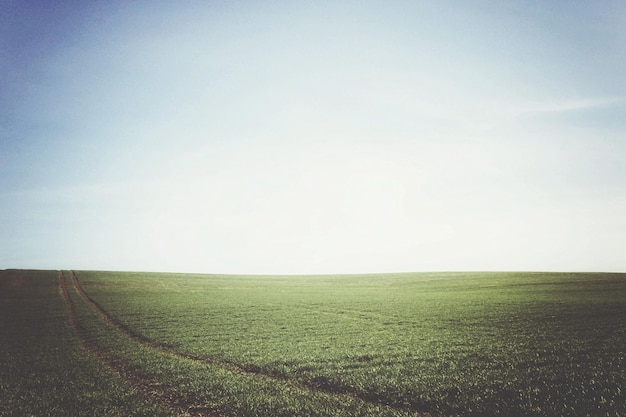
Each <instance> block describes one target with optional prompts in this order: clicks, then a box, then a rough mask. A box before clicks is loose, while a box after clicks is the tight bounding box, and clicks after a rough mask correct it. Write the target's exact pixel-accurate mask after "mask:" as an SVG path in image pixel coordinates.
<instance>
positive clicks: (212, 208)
mask: <svg viewBox="0 0 626 417" xmlns="http://www.w3.org/2000/svg"><path fill="white" fill-rule="evenodd" d="M57 3H58V4H56V5H53V4H52V2H44V1H40V2H37V1H14V0H9V1H5V2H3V4H2V5H1V6H0V10H1V11H2V13H0V16H1V17H0V19H1V20H0V27H1V29H0V42H1V43H0V47H1V48H0V54H1V55H0V164H1V165H0V235H1V238H0V268H9V267H18V268H74V269H112V270H149V271H193V272H207V273H212V272H215V273H269V274H272V273H344V272H394V271H431V270H561V271H572V270H573V271H578V270H585V271H626V256H625V253H626V252H625V250H624V248H626V215H625V214H626V76H625V75H624V74H626V4H624V3H622V2H619V1H605V2H582V1H580V2H578V1H573V2H572V1H567V2H566V1H553V2H526V1H509V2H506V1H503V2H487V1H463V2H451V1H450V2H448V1H440V0H437V1H420V2H412V1H394V2H382V1H380V2H378V1H363V2H361V1H359V2H356V1H354V2H352V1H348V2H330V1H319V2H318V1H316V2H282V1H268V2H244V1H232V2H226V1H215V2H203V1H181V2H148V1H133V2H125V1H113V2H106V4H105V3H104V2H79V1H69V0H68V1H61V2H57Z"/></svg>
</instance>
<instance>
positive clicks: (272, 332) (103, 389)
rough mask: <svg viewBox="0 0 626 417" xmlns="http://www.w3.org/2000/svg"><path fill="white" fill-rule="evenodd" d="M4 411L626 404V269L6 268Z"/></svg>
mask: <svg viewBox="0 0 626 417" xmlns="http://www.w3.org/2000/svg"><path fill="white" fill-rule="evenodd" d="M0 290H1V292H0V301H1V302H0V415H1V416H12V415H15V416H23V415H37V416H39V415H42V416H43V415H58V416H61V415H76V416H78V415H98V416H100V415H106V416H126V415H163V416H167V415H208V416H498V415H500V416H559V415H571V416H587V415H588V416H623V415H626V392H625V391H626V364H625V362H624V357H625V355H626V349H625V348H624V346H626V274H600V273H598V274H583V273H577V274H565V273H563V274H557V273H415V274H379V275H352V276H346V275H343V276H297V277H295V276H294V277H283V276H279V277H275V276H221V275H190V274H155V273H122V272H119V273H118V272H115V273H114V272H93V271H76V272H72V271H63V272H59V271H15V270H7V271H0Z"/></svg>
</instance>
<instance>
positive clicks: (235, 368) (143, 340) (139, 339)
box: [65, 271, 431, 416]
mask: <svg viewBox="0 0 626 417" xmlns="http://www.w3.org/2000/svg"><path fill="white" fill-rule="evenodd" d="M70 274H71V279H72V284H73V287H74V289H75V291H76V292H77V293H78V294H79V295H80V297H81V298H82V299H83V300H84V301H85V302H86V303H87V304H88V305H89V306H90V307H91V308H92V310H93V311H94V312H96V313H97V314H98V315H99V316H100V317H101V318H102V319H103V320H104V321H106V322H107V323H109V324H111V325H113V326H114V327H115V328H116V329H117V330H118V331H119V332H120V333H121V334H123V335H125V336H126V337H128V338H129V339H131V340H133V341H134V342H135V343H137V344H139V345H141V346H144V347H147V348H149V349H152V350H153V351H156V352H159V353H165V354H169V355H172V356H175V357H178V358H180V359H185V360H190V361H193V362H195V363H198V364H202V365H205V366H213V367H219V368H221V369H224V370H227V371H230V372H232V373H235V374H241V375H248V376H252V377H255V378H261V379H263V380H266V381H270V382H272V383H276V384H284V385H288V386H291V387H293V388H295V389H297V390H300V391H304V392H310V393H323V394H327V395H332V396H335V397H337V398H349V399H351V400H356V401H362V402H363V403H366V404H369V405H371V406H374V407H376V408H379V409H381V410H389V411H400V412H407V411H409V410H406V409H403V408H401V407H393V406H390V405H388V404H384V403H382V402H380V401H376V399H372V398H368V397H367V396H366V395H363V394H362V393H359V392H345V391H344V392H338V391H335V390H332V388H329V389H322V388H320V387H313V386H309V385H304V384H300V383H296V382H294V381H292V380H289V379H287V378H284V377H280V376H277V375H273V374H268V373H264V372H263V371H262V370H261V369H260V368H253V367H250V366H243V365H240V364H237V363H232V362H226V361H219V360H216V359H213V358H206V357H198V356H193V355H188V354H184V353H181V352H178V351H176V350H174V349H171V348H169V347H167V346H164V345H162V344H159V343H157V342H154V341H152V340H150V339H149V338H147V337H145V336H143V335H140V334H138V333H136V332H134V331H133V330H132V329H130V328H129V327H128V326H126V325H124V324H123V323H121V322H120V321H119V320H117V319H116V318H115V317H113V316H111V315H110V314H109V313H108V312H107V311H106V310H104V309H103V308H102V307H101V306H100V305H99V304H98V303H97V302H96V301H95V300H93V299H92V298H91V297H90V296H89V294H87V292H86V291H85V290H84V288H83V287H82V285H81V284H80V281H79V279H78V275H77V274H76V273H75V272H74V271H70ZM65 291H67V289H66V290H65ZM70 305H71V300H70ZM74 315H75V313H74ZM71 320H73V321H76V319H75V318H74V319H71ZM77 332H79V329H78V328H77ZM93 349H96V350H97V348H95V347H94V348H93ZM98 354H99V355H100V356H104V359H103V360H105V361H106V362H109V363H111V366H112V367H114V368H115V369H117V367H121V369H119V370H118V371H119V372H120V373H121V374H122V375H124V376H125V377H126V379H128V380H129V382H130V383H132V384H133V385H135V386H137V387H138V388H140V389H142V390H145V391H147V392H149V393H151V394H152V395H153V397H154V398H155V400H157V401H158V402H159V403H160V404H163V405H164V406H166V407H168V408H171V409H175V410H178V411H183V412H185V413H188V412H190V411H193V412H194V415H198V416H200V415H208V416H211V415H215V414H211V413H210V412H209V413H208V414H203V411H204V410H193V405H192V404H182V403H180V402H179V401H176V400H174V399H173V397H175V396H176V393H172V392H159V391H158V388H157V391H156V392H154V391H153V390H154V389H155V386H157V385H158V382H157V381H149V380H146V379H143V378H142V377H141V376H139V375H134V374H132V372H130V371H129V370H128V369H125V367H124V365H123V364H117V362H116V361H115V360H114V359H111V358H108V357H106V355H103V354H102V353H101V352H100V353H98ZM422 413H423V414H421V415H424V416H429V415H431V414H430V413H428V412H426V411H424V410H423V411H422ZM186 415H189V414H186Z"/></svg>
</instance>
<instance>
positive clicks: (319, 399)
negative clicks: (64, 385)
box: [62, 272, 407, 416]
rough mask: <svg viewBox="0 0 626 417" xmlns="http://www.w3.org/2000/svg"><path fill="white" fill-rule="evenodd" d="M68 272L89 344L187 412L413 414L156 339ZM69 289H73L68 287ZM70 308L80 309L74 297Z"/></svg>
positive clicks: (165, 402)
mask: <svg viewBox="0 0 626 417" xmlns="http://www.w3.org/2000/svg"><path fill="white" fill-rule="evenodd" d="M68 274H70V275H71V277H72V284H73V286H72V289H73V292H74V293H75V294H76V295H77V297H78V298H79V300H80V301H81V303H82V306H83V312H82V314H80V315H78V314H76V313H72V315H73V316H74V318H73V320H74V321H75V322H76V323H80V321H81V318H82V319H83V320H85V319H86V318H87V317H88V316H91V318H87V320H85V321H87V322H88V323H89V325H90V326H91V327H92V330H87V331H85V330H84V328H83V327H82V325H80V324H77V326H76V329H77V332H78V333H79V334H81V339H84V340H85V342H84V343H85V344H86V345H87V346H89V348H90V349H91V350H93V351H94V353H95V354H96V355H97V356H98V357H100V358H102V359H103V360H104V361H105V362H106V363H107V364H108V365H109V366H111V367H112V368H114V369H116V370H117V371H118V372H119V373H120V374H122V375H123V376H124V377H125V378H126V380H127V381H128V382H129V383H130V384H132V385H133V386H136V387H137V388H138V389H140V390H142V391H144V392H146V393H148V394H149V395H151V396H152V397H153V398H154V399H155V400H156V401H157V402H158V403H159V404H161V405H163V406H165V407H168V408H170V409H173V410H176V411H177V412H179V413H181V414H182V415H194V416H213V415H221V416H228V415H244V416H245V415H258V414H257V413H258V412H259V410H266V411H265V412H264V413H263V414H261V415H284V416H288V415H289V416H291V415H300V414H301V413H305V414H306V415H311V416H315V415H319V416H323V415H338V416H340V415H345V416H352V415H356V416H359V415H361V416H382V415H397V416H402V415H407V414H406V412H405V411H402V410H394V409H393V407H390V406H387V405H385V404H382V403H376V402H374V401H366V400H364V399H362V398H358V397H357V396H355V395H351V394H349V393H341V392H333V391H324V390H322V389H318V388H317V387H310V386H305V385H302V384H299V383H297V382H294V381H289V380H287V379H285V378H281V377H277V376H275V375H271V374H266V373H263V372H262V371H261V370H259V369H246V368H245V367H244V366H241V365H238V364H235V363H229V362H225V361H224V362H221V361H215V360H212V359H209V358H201V357H194V356H193V355H189V354H185V353H181V352H177V351H176V350H174V349H171V348H168V347H167V346H164V345H162V344H159V343H154V342H152V341H151V340H149V339H148V338H146V337H144V336H142V335H140V334H137V333H135V332H134V331H132V330H131V329H130V328H129V327H128V326H125V325H123V324H121V323H120V322H119V321H118V320H117V319H116V318H114V317H113V316H111V315H110V314H109V313H108V312H107V311H106V310H104V309H103V308H102V307H100V306H99V304H98V303H97V302H96V301H94V300H93V299H91V297H90V296H89V295H88V294H87V293H86V292H85V290H84V289H83V288H82V286H81V284H80V281H79V279H78V276H77V275H76V274H75V273H73V272H68ZM62 282H63V283H64V282H65V280H63V281H62ZM64 285H65V284H64ZM65 293H70V292H68V290H67V289H65ZM68 309H69V310H70V311H74V302H73V301H72V298H71V295H70V296H69V297H68ZM106 328H108V330H107V329H106ZM190 378H193V381H190ZM209 380H210V382H209ZM211 387H213V388H212V389H211ZM220 394H224V395H223V396H221V395H220ZM246 397H249V398H246ZM242 399H243V400H244V401H243V402H242ZM312 407H313V408H312Z"/></svg>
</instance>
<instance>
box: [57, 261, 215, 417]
mask: <svg viewBox="0 0 626 417" xmlns="http://www.w3.org/2000/svg"><path fill="white" fill-rule="evenodd" d="M74 277H75V275H74ZM75 288H76V289H78V288H79V287H75ZM59 291H60V293H61V297H62V298H63V301H64V302H65V305H66V307H67V311H68V316H69V322H70V324H71V325H72V327H73V328H74V329H75V331H76V334H77V335H78V338H79V340H80V342H81V344H82V346H83V347H84V348H85V349H86V350H87V351H88V352H89V353H91V354H92V355H93V356H95V357H96V358H97V359H98V360H100V361H101V362H102V363H104V364H105V365H107V366H108V367H109V368H110V369H111V370H112V371H113V372H115V373H116V374H118V375H120V376H121V377H122V378H123V379H124V380H125V381H126V382H127V383H128V384H130V385H131V386H133V387H135V388H137V389H139V390H140V391H142V392H144V393H145V394H147V395H148V396H150V397H151V398H152V399H153V400H154V401H156V402H157V403H158V404H159V405H160V406H162V407H164V408H166V409H169V410H171V411H173V412H175V413H177V414H179V415H187V416H188V415H191V414H189V411H190V409H191V408H192V405H191V404H186V403H182V402H180V401H177V400H176V395H175V393H173V392H171V391H167V390H163V389H162V388H161V387H160V384H159V383H158V381H153V380H150V379H148V378H146V377H144V376H142V375H140V374H138V373H137V372H133V371H132V370H131V368H130V367H129V366H128V364H125V363H124V362H122V361H120V360H117V359H115V358H113V357H111V356H110V355H107V354H106V353H105V352H104V351H102V350H101V349H100V348H98V346H96V345H95V344H94V343H92V342H91V341H90V340H89V338H88V337H87V334H86V332H85V329H84V327H83V326H82V325H81V323H80V320H79V318H78V314H77V313H76V308H75V306H74V302H73V301H72V299H71V297H70V295H69V292H68V288H67V283H66V279H65V274H64V273H63V271H60V272H59ZM79 294H80V293H79ZM80 295H81V297H84V292H83V293H82V294H80ZM194 415H196V416H215V415H216V414H214V413H207V412H202V413H198V412H196V413H194Z"/></svg>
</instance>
